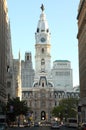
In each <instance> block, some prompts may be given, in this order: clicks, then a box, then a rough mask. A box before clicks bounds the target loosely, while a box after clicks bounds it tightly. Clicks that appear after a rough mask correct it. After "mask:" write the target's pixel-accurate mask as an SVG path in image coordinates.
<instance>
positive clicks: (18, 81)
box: [16, 52, 22, 100]
mask: <svg viewBox="0 0 86 130" xmlns="http://www.w3.org/2000/svg"><path fill="white" fill-rule="evenodd" d="M16 87H17V88H16V97H19V99H20V100H21V99H22V87H21V58H20V52H19V62H18V74H17V86H16Z"/></svg>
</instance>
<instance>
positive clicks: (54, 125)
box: [51, 122, 61, 129]
mask: <svg viewBox="0 0 86 130" xmlns="http://www.w3.org/2000/svg"><path fill="white" fill-rule="evenodd" d="M60 127H61V124H59V123H58V122H55V123H52V124H51V129H59V128H60Z"/></svg>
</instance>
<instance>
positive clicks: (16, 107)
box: [7, 98, 29, 120]
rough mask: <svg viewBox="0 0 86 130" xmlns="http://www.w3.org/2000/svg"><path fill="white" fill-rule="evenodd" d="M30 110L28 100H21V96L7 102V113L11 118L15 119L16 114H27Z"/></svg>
mask: <svg viewBox="0 0 86 130" xmlns="http://www.w3.org/2000/svg"><path fill="white" fill-rule="evenodd" d="M28 111H29V108H28V107H27V103H26V101H23V100H22V101H20V100H19V98H13V99H9V101H8V102H7V115H8V116H9V118H11V120H12V119H13V120H15V118H16V116H19V115H21V114H22V115H26V114H27V112H28Z"/></svg>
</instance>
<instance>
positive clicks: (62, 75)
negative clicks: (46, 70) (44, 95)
mask: <svg viewBox="0 0 86 130" xmlns="http://www.w3.org/2000/svg"><path fill="white" fill-rule="evenodd" d="M72 77H73V76H72V69H71V62H70V61H68V60H56V61H54V62H53V69H52V79H53V83H54V87H55V88H58V89H59V90H65V91H67V90H68V91H73V80H72Z"/></svg>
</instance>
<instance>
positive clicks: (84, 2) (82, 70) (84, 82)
mask: <svg viewBox="0 0 86 130" xmlns="http://www.w3.org/2000/svg"><path fill="white" fill-rule="evenodd" d="M77 19H78V35H77V38H78V48H79V74H80V99H81V102H80V106H81V110H80V111H81V116H82V117H81V119H82V121H83V122H85V121H86V0H80V4H79V9H78V17H77Z"/></svg>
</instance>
